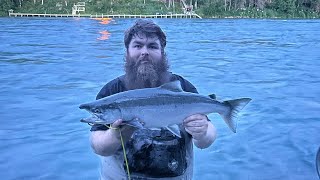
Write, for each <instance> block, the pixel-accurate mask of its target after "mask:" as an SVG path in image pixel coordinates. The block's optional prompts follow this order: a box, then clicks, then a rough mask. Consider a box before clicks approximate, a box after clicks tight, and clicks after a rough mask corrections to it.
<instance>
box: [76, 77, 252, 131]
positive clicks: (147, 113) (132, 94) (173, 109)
mask: <svg viewBox="0 0 320 180" xmlns="http://www.w3.org/2000/svg"><path fill="white" fill-rule="evenodd" d="M250 101H251V99H250V98H241V99H234V100H229V101H223V102H220V101H217V100H216V99H215V97H214V96H213V95H211V96H204V95H200V94H196V93H189V92H184V91H183V90H182V88H181V84H180V81H173V82H169V83H166V84H163V85H162V86H160V87H157V88H145V89H136V90H129V91H125V92H120V93H117V94H114V95H111V96H108V97H105V98H102V99H99V100H96V101H93V102H90V103H85V104H81V105H80V107H79V108H80V109H85V110H87V111H88V112H90V113H91V114H92V116H91V117H89V118H85V119H81V122H86V123H90V124H103V125H109V124H112V123H113V122H114V121H115V120H117V119H123V123H124V124H127V125H130V126H133V127H137V128H161V127H165V128H167V129H168V130H170V131H171V132H172V133H174V134H175V135H179V133H178V132H177V131H176V127H175V125H177V124H181V123H182V122H183V120H184V119H185V118H186V117H188V116H190V115H193V114H206V115H207V114H210V113H218V114H220V115H221V117H222V119H223V120H224V121H225V122H226V124H227V125H228V126H229V128H230V129H231V130H232V131H233V132H236V128H237V124H236V121H235V118H236V116H237V113H238V112H239V111H240V110H241V109H242V108H243V107H244V106H246V105H247V104H248V103H249V102H250Z"/></svg>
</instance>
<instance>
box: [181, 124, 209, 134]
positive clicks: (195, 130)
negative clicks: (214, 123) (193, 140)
mask: <svg viewBox="0 0 320 180" xmlns="http://www.w3.org/2000/svg"><path fill="white" fill-rule="evenodd" d="M206 129H207V128H206V127H205V126H202V127H188V128H186V130H189V131H190V132H192V134H194V133H202V132H205V131H206Z"/></svg>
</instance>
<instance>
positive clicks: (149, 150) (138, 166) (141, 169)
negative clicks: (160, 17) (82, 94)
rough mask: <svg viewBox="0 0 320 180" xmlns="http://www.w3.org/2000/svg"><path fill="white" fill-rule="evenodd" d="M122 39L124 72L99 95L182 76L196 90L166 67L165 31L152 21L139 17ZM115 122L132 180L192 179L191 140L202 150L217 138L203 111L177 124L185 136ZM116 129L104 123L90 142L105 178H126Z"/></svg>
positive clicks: (186, 86)
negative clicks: (124, 50) (123, 145)
mask: <svg viewBox="0 0 320 180" xmlns="http://www.w3.org/2000/svg"><path fill="white" fill-rule="evenodd" d="M124 44H125V47H126V54H125V60H126V61H125V74H124V75H122V76H120V77H117V78H115V79H113V80H112V81H110V82H108V83H107V84H106V85H105V86H104V87H103V88H102V89H101V90H100V92H99V93H98V95H97V97H96V99H100V98H103V97H107V96H110V95H112V94H116V93H119V92H123V91H127V90H133V89H142V88H153V87H159V86H160V85H162V84H164V83H167V82H171V81H175V80H179V81H180V83H181V86H182V89H183V90H184V91H186V92H191V93H198V92H197V89H196V88H195V87H194V86H193V85H192V84H191V83H190V82H189V81H187V80H186V79H184V78H183V77H181V76H179V75H177V74H173V73H171V72H169V71H168V69H169V65H168V61H167V58H166V54H165V51H164V49H165V46H166V35H165V34H164V32H163V31H162V30H161V28H160V27H159V26H158V25H157V24H155V23H154V22H153V21H151V20H141V19H140V20H137V21H136V22H135V23H134V24H133V26H132V27H130V28H129V29H128V30H127V31H126V32H125V35H124ZM154 120H155V121H157V117H154ZM111 126H112V127H113V128H119V129H120V130H121V134H122V136H123V138H124V141H125V147H126V152H127V154H126V156H127V157H128V165H129V169H130V175H131V179H161V178H165V179H192V175H193V143H194V144H195V146H196V147H198V148H201V149H203V148H207V147H209V146H210V145H211V144H212V143H213V142H214V140H215V138H216V129H215V127H214V126H213V124H212V123H211V122H210V121H209V120H208V117H207V116H206V115H203V114H194V115H191V116H189V117H187V118H186V119H184V121H183V124H181V125H179V128H180V134H181V138H179V137H176V136H175V135H173V134H172V133H171V132H170V131H168V130H166V129H160V130H158V129H139V130H135V129H134V128H132V127H129V126H126V125H122V120H121V119H118V120H116V121H115V122H114V123H113V124H112V125H111ZM113 128H111V129H109V128H108V127H106V126H104V125H94V126H92V128H91V138H90V141H91V146H92V148H93V150H94V152H95V153H96V154H98V155H100V156H101V176H100V179H101V180H110V179H117V180H118V179H126V178H127V173H126V164H125V161H124V155H123V151H122V148H121V140H120V133H119V131H118V130H115V129H113ZM192 142H193V143H192Z"/></svg>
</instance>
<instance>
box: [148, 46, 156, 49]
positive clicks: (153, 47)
mask: <svg viewBox="0 0 320 180" xmlns="http://www.w3.org/2000/svg"><path fill="white" fill-rule="evenodd" d="M150 48H151V49H158V46H151V47H150Z"/></svg>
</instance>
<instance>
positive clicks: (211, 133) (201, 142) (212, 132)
mask: <svg viewBox="0 0 320 180" xmlns="http://www.w3.org/2000/svg"><path fill="white" fill-rule="evenodd" d="M216 136H217V130H216V128H215V127H214V126H213V124H212V123H211V122H209V123H208V129H207V133H206V135H204V136H203V137H202V138H201V139H198V140H196V139H193V142H194V145H196V146H197V147H198V148H200V149H205V148H207V147H209V146H210V145H211V144H212V143H213V142H214V141H215V139H216Z"/></svg>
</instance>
